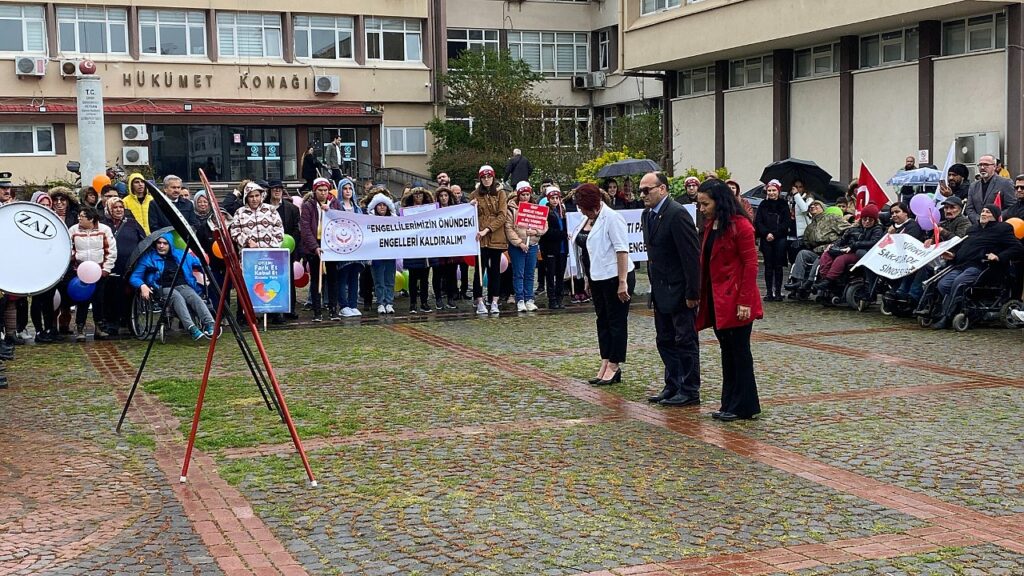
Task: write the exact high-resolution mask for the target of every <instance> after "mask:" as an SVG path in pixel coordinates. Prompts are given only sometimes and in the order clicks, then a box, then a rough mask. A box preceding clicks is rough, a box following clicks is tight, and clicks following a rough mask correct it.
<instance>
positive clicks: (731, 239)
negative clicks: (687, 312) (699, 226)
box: [697, 180, 764, 422]
mask: <svg viewBox="0 0 1024 576" xmlns="http://www.w3.org/2000/svg"><path fill="white" fill-rule="evenodd" d="M697 207H698V209H699V210H700V211H701V214H703V215H704V223H705V224H704V240H703V242H702V243H701V254H700V262H701V271H700V278H701V285H700V303H699V304H698V311H697V330H698V331H700V330H703V329H705V328H709V327H710V328H713V329H714V331H715V337H716V338H718V344H719V346H720V347H721V349H722V407H721V408H720V409H719V410H718V411H716V412H714V413H712V415H711V416H712V417H713V418H715V419H717V420H722V421H723V422H731V421H733V420H736V419H739V418H742V419H749V418H753V417H754V416H756V415H757V414H759V413H760V412H761V405H760V403H759V402H758V398H757V382H756V380H755V379H754V359H753V356H752V355H751V353H750V333H751V329H752V327H753V323H754V320H758V319H760V318H763V317H764V311H763V310H762V308H761V295H760V293H759V292H758V288H757V249H756V248H754V226H753V224H751V223H750V219H749V218H747V216H746V214H745V213H744V212H743V208H742V207H741V206H740V205H739V202H737V201H736V196H735V195H734V194H733V193H732V191H731V190H729V187H728V186H727V185H726V184H725V183H724V182H722V181H720V180H709V181H706V182H704V183H703V184H701V185H700V188H699V189H698V190H697Z"/></svg>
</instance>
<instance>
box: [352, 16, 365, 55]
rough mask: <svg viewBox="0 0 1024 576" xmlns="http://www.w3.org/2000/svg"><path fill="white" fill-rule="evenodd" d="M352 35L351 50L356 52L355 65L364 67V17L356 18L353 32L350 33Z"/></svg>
mask: <svg viewBox="0 0 1024 576" xmlns="http://www.w3.org/2000/svg"><path fill="white" fill-rule="evenodd" d="M352 35H353V36H355V38H353V40H355V43H354V45H353V48H355V52H356V54H355V56H356V64H358V65H360V66H366V16H356V22H355V30H353V31H352Z"/></svg>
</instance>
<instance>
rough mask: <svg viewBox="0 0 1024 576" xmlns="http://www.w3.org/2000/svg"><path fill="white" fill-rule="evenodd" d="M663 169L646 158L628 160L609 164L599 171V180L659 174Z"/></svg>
mask: <svg viewBox="0 0 1024 576" xmlns="http://www.w3.org/2000/svg"><path fill="white" fill-rule="evenodd" d="M660 170H661V168H660V167H659V166H658V165H657V164H655V163H654V161H652V160H648V159H646V158H642V159H636V158H627V159H626V160H619V161H618V162H613V163H611V164H608V165H607V166H605V167H604V168H601V169H600V170H598V171H597V177H598V178H614V177H616V176H628V175H630V174H646V173H648V172H658V171H660Z"/></svg>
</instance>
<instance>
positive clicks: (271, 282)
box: [242, 248, 292, 314]
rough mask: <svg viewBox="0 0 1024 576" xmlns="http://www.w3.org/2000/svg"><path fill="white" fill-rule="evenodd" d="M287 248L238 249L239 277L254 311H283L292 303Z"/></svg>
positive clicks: (269, 312)
mask: <svg viewBox="0 0 1024 576" xmlns="http://www.w3.org/2000/svg"><path fill="white" fill-rule="evenodd" d="M289 258H290V255H289V253H288V249H287V248H246V249H245V250H242V277H243V278H244V279H245V286H246V288H248V290H249V299H250V300H252V307H253V310H254V311H255V312H256V313H257V314H286V313H288V312H291V311H292V310H291V304H292V280H291V273H292V265H291V261H290V259H289Z"/></svg>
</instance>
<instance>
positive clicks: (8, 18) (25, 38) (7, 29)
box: [0, 4, 46, 52]
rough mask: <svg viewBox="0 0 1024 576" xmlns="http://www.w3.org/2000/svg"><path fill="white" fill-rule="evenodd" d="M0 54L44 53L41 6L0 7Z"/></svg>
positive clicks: (12, 5) (44, 41)
mask: <svg viewBox="0 0 1024 576" xmlns="http://www.w3.org/2000/svg"><path fill="white" fill-rule="evenodd" d="M0 52H46V24H45V22H44V20H43V7H42V6H19V5H17V4H4V5H0Z"/></svg>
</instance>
